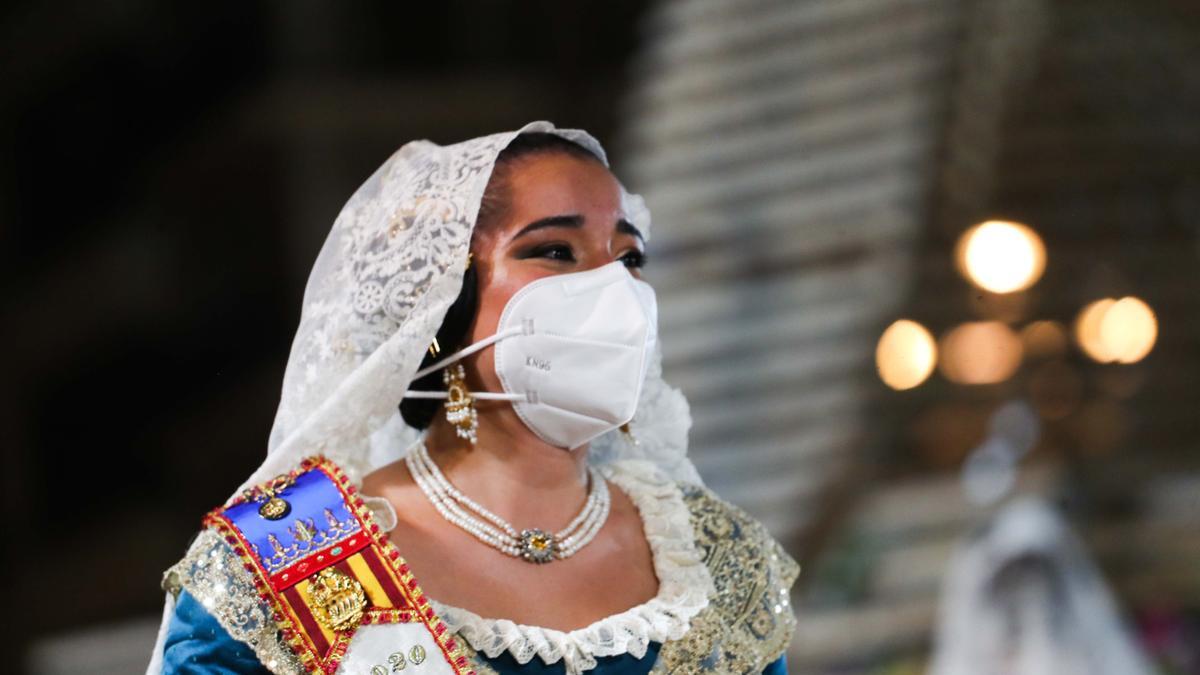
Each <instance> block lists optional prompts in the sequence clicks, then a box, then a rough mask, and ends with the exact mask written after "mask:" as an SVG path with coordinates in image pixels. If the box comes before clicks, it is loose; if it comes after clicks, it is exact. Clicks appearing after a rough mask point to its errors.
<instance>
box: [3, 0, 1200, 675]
mask: <svg viewBox="0 0 1200 675" xmlns="http://www.w3.org/2000/svg"><path fill="white" fill-rule="evenodd" d="M0 45H3V48H2V52H0V72H2V73H3V84H4V86H3V89H2V90H0V278H2V279H3V289H2V291H3V292H0V316H2V317H3V328H4V330H3V331H0V348H3V349H4V353H5V358H4V359H3V360H2V361H0V363H2V364H3V365H2V366H0V368H2V369H3V370H2V371H0V431H2V432H3V435H2V436H0V438H2V439H3V444H2V445H0V448H2V450H0V452H2V453H3V455H2V457H0V459H2V461H3V470H2V472H0V476H2V478H0V480H2V483H0V499H2V500H3V501H2V502H0V504H2V507H3V513H4V518H3V523H4V524H3V536H4V540H5V544H4V546H3V548H2V549H0V550H2V551H3V554H2V558H0V593H3V595H4V603H3V605H0V608H3V611H4V625H5V627H6V628H7V632H8V634H9V644H10V645H15V647H13V648H12V651H10V654H15V656H12V657H11V660H10V663H13V662H15V664H16V668H21V667H22V666H23V665H24V666H27V669H28V670H30V671H31V672H37V673H58V672H94V673H105V672H114V673H115V672H129V671H130V670H131V666H130V665H129V664H135V666H138V667H140V666H141V664H144V663H145V661H146V658H147V657H148V652H149V642H148V640H149V639H150V637H151V636H152V633H153V630H154V628H155V627H156V626H157V623H158V618H157V617H158V613H159V611H160V608H161V603H162V597H163V596H162V592H161V590H160V589H159V587H158V582H159V579H160V578H161V574H162V572H163V570H164V569H165V568H166V567H168V566H169V565H171V564H172V563H174V562H175V561H176V560H178V559H179V557H180V556H181V555H182V553H183V552H184V551H185V548H186V545H187V542H188V540H189V538H190V537H191V536H193V534H194V533H195V532H196V530H197V528H198V526H199V523H200V518H201V517H202V516H203V514H204V513H205V512H207V511H208V510H209V509H211V508H213V507H214V506H216V505H217V504H219V503H221V502H222V501H224V500H225V498H227V497H228V496H229V493H230V492H231V490H232V489H233V488H234V487H235V486H236V485H238V484H240V482H241V481H242V480H243V479H244V477H245V476H246V475H247V474H248V473H249V472H250V471H251V470H252V469H253V468H255V467H256V466H257V465H258V464H259V462H260V461H261V458H262V456H263V454H264V452H265V445H266V438H267V434H268V431H269V429H270V426H271V422H272V418H273V415H274V411H275V407H276V404H277V402H278V397H279V388H280V383H281V381H282V375H283V368H284V365H285V363H286V359H287V354H288V349H289V346H290V342H291V339H292V334H293V331H294V330H295V327H296V322H297V320H298V318H299V308H300V300H301V295H302V291H303V286H304V282H305V280H306V278H307V275H308V273H309V269H310V267H311V265H312V262H313V260H314V258H315V256H316V253H317V251H318V249H319V247H320V245H321V243H322V242H323V240H324V238H325V236H326V234H327V233H328V231H329V227H330V225H331V224H332V222H333V219H334V217H335V216H336V215H337V213H338V211H339V209H340V208H341V206H342V204H343V203H344V202H345V200H346V199H347V198H348V197H349V195H350V194H351V193H352V192H353V191H354V190H355V188H357V187H358V185H359V184H360V183H361V181H363V180H364V179H365V178H366V177H367V176H369V175H370V174H371V172H372V171H373V170H374V169H375V168H376V167H378V166H379V164H380V163H381V162H382V161H383V160H384V159H386V158H387V157H388V156H389V155H390V154H391V153H392V152H394V151H395V150H396V149H397V148H398V147H399V146H400V145H402V144H403V143H405V142H407V141H409V140H413V139H418V138H428V139H430V140H433V141H435V142H438V143H451V142H455V141H459V140H463V139H466V138H470V137H474V136H479V135H483V134H488V133H494V132H497V131H502V130H508V129H513V128H517V127H519V126H521V125H523V124H525V123H526V122H529V121H532V120H537V119H545V120H550V121H552V122H554V123H555V124H556V125H558V126H563V127H581V128H584V129H587V130H588V131H590V132H591V133H592V134H593V135H595V136H596V137H597V138H599V139H600V141H601V142H602V143H604V144H605V146H606V148H607V149H608V150H609V154H610V158H611V159H612V160H613V165H614V168H615V170H616V173H617V175H618V177H620V178H622V180H624V181H626V182H627V184H629V185H630V186H631V188H632V189H634V190H635V191H639V192H642V193H643V194H644V195H645V196H646V198H647V202H648V205H649V206H650V208H651V210H652V212H653V213H654V218H655V227H654V230H653V232H654V237H653V238H652V240H651V242H650V265H649V267H648V270H647V274H648V276H649V278H650V279H651V280H652V282H653V283H654V284H655V287H656V289H657V292H658V295H659V302H660V309H661V314H660V324H661V328H662V335H663V338H664V339H663V345H664V352H665V357H664V369H665V372H666V379H667V381H668V382H671V383H673V384H676V385H678V386H680V387H681V388H682V389H683V391H684V392H685V393H686V394H687V396H688V398H689V401H690V403H691V406H692V413H693V418H694V426H693V427H692V434H691V440H690V443H691V446H690V452H691V455H692V457H693V459H694V460H695V462H696V464H697V466H698V468H699V469H700V471H701V473H702V475H703V476H704V478H705V480H706V482H707V483H708V484H709V485H710V486H711V487H712V488H713V489H714V490H716V491H717V492H718V494H720V495H722V496H723V497H725V498H727V499H729V500H730V501H732V502H734V503H737V504H739V505H741V506H743V507H745V508H746V509H747V510H748V511H750V513H751V514H752V515H754V516H755V517H757V518H759V519H761V520H762V521H763V522H764V523H766V524H767V525H768V526H769V527H770V528H771V530H772V532H773V533H774V534H775V535H776V536H777V537H779V538H780V539H781V540H782V541H783V542H784V543H785V545H787V546H788V548H789V550H790V551H791V552H792V553H793V554H794V555H795V556H796V557H797V558H799V559H800V561H801V562H802V563H803V564H804V566H805V568H804V569H805V572H804V573H803V574H802V576H801V579H800V581H799V583H798V585H797V587H796V589H795V592H794V598H793V599H794V600H795V603H796V606H797V607H798V608H799V614H800V616H801V620H800V624H799V628H798V630H797V634H796V638H795V640H794V641H793V644H792V652H791V654H790V656H789V663H790V665H791V666H792V670H793V673H795V674H796V675H800V674H803V673H828V672H837V673H841V674H845V675H849V674H851V673H877V672H882V670H881V669H884V668H887V669H888V670H886V672H888V673H892V674H895V675H908V674H909V673H913V674H915V673H918V672H922V671H923V670H924V666H925V662H926V659H927V656H928V653H929V651H930V648H931V647H934V646H935V631H934V629H933V627H934V624H935V622H936V616H937V603H938V601H939V593H940V590H941V582H942V579H943V573H944V571H945V569H947V565H948V564H949V561H950V560H951V558H952V553H953V551H954V547H955V546H956V545H957V544H958V543H960V542H961V541H963V540H964V539H965V538H966V537H968V536H969V535H970V533H972V532H976V531H978V530H979V526H980V525H981V524H984V523H986V522H988V520H989V519H990V518H991V517H992V516H993V515H994V513H995V512H996V511H997V510H998V509H1000V508H1001V507H1003V505H1004V503H1005V502H1006V500H1007V499H1008V498H1009V497H1011V496H1013V495H1019V494H1023V495H1038V496H1040V497H1042V498H1043V499H1045V500H1046V502H1047V503H1050V504H1052V505H1053V506H1054V507H1055V508H1056V509H1058V511H1059V512H1060V513H1062V514H1063V515H1064V517H1065V518H1066V519H1067V522H1068V523H1069V524H1070V526H1071V527H1073V528H1074V530H1075V531H1076V532H1077V533H1078V534H1079V535H1080V537H1081V539H1082V541H1083V542H1084V544H1085V546H1086V547H1087V550H1088V552H1089V554H1090V555H1091V556H1093V557H1094V559H1095V560H1096V562H1097V563H1098V564H1099V566H1100V569H1101V571H1102V573H1103V575H1104V578H1105V580H1106V581H1107V582H1108V585H1109V587H1110V588H1112V590H1113V593H1114V596H1115V598H1116V599H1117V602H1118V607H1119V611H1120V614H1121V617H1122V618H1123V619H1126V620H1128V623H1129V625H1130V626H1132V627H1133V628H1134V629H1135V630H1134V631H1132V632H1131V633H1132V634H1134V635H1135V636H1136V638H1135V639H1136V640H1138V641H1139V643H1140V644H1141V645H1142V646H1143V647H1144V648H1146V649H1147V650H1148V651H1150V652H1152V654H1153V656H1154V657H1155V658H1157V659H1158V660H1159V662H1160V663H1161V664H1162V665H1163V672H1167V673H1172V674H1173V673H1200V574H1197V572H1196V570H1197V569H1200V529H1197V527H1196V525H1197V524H1198V523H1200V452H1198V441H1200V417H1198V416H1197V414H1196V401H1197V400H1198V397H1197V394H1198V393H1200V389H1198V388H1197V382H1198V381H1200V293H1198V291H1200V160H1197V157H1200V124H1198V123H1197V120H1198V119H1200V10H1198V9H1197V7H1196V4H1195V3H1194V2H1185V1H1184V0H1140V1H1138V2H1134V1H1133V0H1088V1H1086V2H1085V1H1082V0H1078V1H1077V0H729V1H728V2H724V1H720V0H659V1H657V2H652V1H650V0H646V1H644V2H636V1H633V0H609V1H608V2H591V1H586V2H549V1H546V0H531V1H528V2H516V1H502V0H477V1H468V0H451V1H448V2H440V3H397V2H374V3H371V2H362V1H355V2H336V3H334V2H318V1H317V0H294V1H287V2H284V1H276V2H237V3H232V2H229V3H204V4H197V3H164V2H150V1H149V0H130V1H127V2H122V3H102V2H83V1H81V0H74V1H67V2H62V3H57V4H49V3H34V2H17V3H8V4H7V5H6V6H5V7H4V8H3V9H0ZM988 218H1007V219H1013V220H1019V221H1021V222H1025V223H1027V224H1029V225H1030V226H1031V227H1033V228H1034V229H1035V230H1036V231H1037V232H1038V233H1039V235H1040V236H1041V238H1042V240H1043V241H1044V242H1045V245H1046V248H1047V256H1048V265H1047V268H1046V273H1045V275H1044V277H1043V278H1042V279H1041V280H1040V281H1038V283H1037V284H1036V285H1035V286H1034V287H1032V288H1031V289H1029V290H1027V291H1021V292H1017V293H1012V294H1008V295H996V294H989V293H986V292H981V291H979V290H978V289H977V288H975V287H973V286H971V285H970V284H969V283H968V282H967V281H966V280H964V279H963V278H962V277H961V276H960V275H959V274H958V273H957V272H956V271H955V269H954V266H953V263H952V253H953V250H954V246H955V243H956V241H957V239H958V237H959V236H960V235H961V234H962V233H963V231H964V230H965V229H966V228H968V227H970V226H971V225H973V224H975V223H977V222H980V221H982V220H984V219H988ZM1124 295H1136V296H1138V297H1140V298H1142V299H1143V300H1145V301H1146V302H1147V303H1148V304H1149V306H1150V307H1152V308H1153V309H1154V311H1155V312H1156V314H1157V319H1158V328H1159V334H1158V341H1157V343H1156V345H1155V347H1154V349H1153V351H1152V352H1151V353H1150V354H1149V355H1148V356H1147V358H1145V359H1144V360H1143V361H1140V362H1138V363H1135V364H1129V365H1114V364H1100V363H1096V362H1095V361H1094V360H1093V359H1091V358H1089V357H1087V356H1086V355H1085V354H1084V353H1083V351H1082V350H1080V349H1079V348H1078V347H1077V346H1075V345H1072V344H1071V340H1070V339H1069V334H1070V330H1071V323H1072V321H1073V319H1074V317H1075V316H1076V315H1077V313H1078V311H1079V309H1080V308H1081V307H1082V306H1084V304H1086V303H1087V302H1090V301H1092V300H1095V299H1097V298H1100V297H1105V296H1112V297H1121V296H1124ZM897 318H911V319H915V320H918V321H920V322H922V323H923V324H924V325H926V326H927V327H929V328H930V329H931V330H932V332H933V333H934V335H935V336H939V337H944V335H945V334H946V333H947V332H948V331H950V330H951V329H953V328H954V327H956V326H958V325H961V324H962V323H964V322H968V321H978V320H985V319H986V320H995V321H1000V322H1002V323H1004V324H1005V325H1007V326H1008V327H1009V328H1010V329H1011V330H1012V331H1014V332H1019V331H1021V330H1023V328H1024V327H1026V326H1028V325H1029V323H1030V322H1032V321H1035V320H1043V321H1053V322H1056V325H1057V326H1058V327H1059V328H1060V329H1061V330H1062V331H1063V335H1064V338H1063V344H1062V345H1060V346H1059V347H1057V348H1056V350H1054V351H1052V353H1045V354H1040V355H1039V354H1034V353H1032V352H1031V351H1028V350H1027V351H1026V353H1025V354H1024V356H1023V357H1022V359H1023V360H1022V361H1021V366H1020V368H1019V369H1018V370H1017V371H1015V372H1014V373H1012V374H1011V375H1010V376H1008V377H1006V378H1005V379H1004V380H1003V381H999V382H994V383H990V384H984V385H964V384H962V383H956V382H954V381H952V380H951V378H949V377H947V376H945V375H944V373H938V372H935V373H934V374H933V375H932V376H931V377H930V379H929V380H928V381H927V382H926V383H924V384H922V385H921V386H919V387H917V388H915V389H911V390H907V391H890V390H888V389H887V388H886V387H884V386H883V384H882V383H881V382H880V381H879V379H878V377H877V376H876V373H875V369H874V360H873V358H874V348H875V345H876V342H877V340H878V338H879V335H880V333H881V332H882V331H883V329H884V328H885V327H886V326H887V325H888V324H889V323H891V322H892V321H893V320H895V319H897ZM985 347H987V345H985ZM1014 406H1015V408H1014ZM1014 409H1016V410H1019V411H1022V413H1023V414H1025V415H1026V416H1027V417H1028V418H1029V419H1026V420H1025V421H1026V422H1028V423H1029V424H1030V425H1031V426H1032V427H1034V428H1035V432H1034V433H1033V439H1034V442H1033V445H1032V447H1031V448H1030V449H1029V450H1028V454H1027V455H1024V456H1022V457H1021V458H1020V461H1019V462H1016V463H1015V464H1016V465H1015V467H1007V468H1008V469H1012V470H1014V471H1015V472H1016V474H1017V476H1016V487H1014V488H1013V489H1011V490H1009V491H1008V492H1006V493H1005V495H1004V496H1003V498H1001V497H997V498H996V500H994V501H992V502H989V503H980V502H979V501H978V500H976V501H974V502H973V501H972V500H971V499H968V498H967V496H964V495H965V492H966V491H965V490H964V489H963V485H964V484H965V481H964V475H965V474H966V470H965V469H964V467H965V466H966V465H968V464H970V462H971V461H972V458H973V457H978V456H979V455H980V451H981V448H984V447H985V446H986V445H987V444H988V443H989V441H991V440H995V437H996V433H995V421H996V419H997V413H998V412H1001V411H1005V410H1009V411H1011V410H1014ZM1030 420H1032V421H1030ZM26 655H28V658H26ZM103 664H108V665H106V666H105V665H103ZM116 664H119V665H116ZM102 666H103V667H102ZM132 669H134V670H136V667H133V668H132Z"/></svg>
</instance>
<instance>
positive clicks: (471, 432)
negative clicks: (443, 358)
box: [442, 363, 479, 445]
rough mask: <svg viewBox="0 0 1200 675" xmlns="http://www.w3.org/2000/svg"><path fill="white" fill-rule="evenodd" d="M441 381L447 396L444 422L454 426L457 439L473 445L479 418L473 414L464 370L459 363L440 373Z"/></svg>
mask: <svg viewBox="0 0 1200 675" xmlns="http://www.w3.org/2000/svg"><path fill="white" fill-rule="evenodd" d="M442 381H443V382H445V383H446V393H447V394H448V396H447V398H446V421H447V422H449V423H450V424H453V425H454V431H455V433H457V434H458V437H459V438H465V439H467V440H468V441H470V442H471V445H475V441H476V430H477V429H479V416H478V415H476V414H475V398H474V397H473V396H471V392H470V391H469V390H468V389H467V372H466V370H464V369H463V367H462V364H461V363H456V364H454V365H453V366H450V367H448V368H446V369H445V370H443V371H442Z"/></svg>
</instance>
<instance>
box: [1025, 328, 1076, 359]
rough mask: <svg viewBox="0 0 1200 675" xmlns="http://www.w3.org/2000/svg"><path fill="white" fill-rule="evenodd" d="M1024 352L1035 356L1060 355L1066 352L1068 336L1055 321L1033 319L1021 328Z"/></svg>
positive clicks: (1068, 343)
mask: <svg viewBox="0 0 1200 675" xmlns="http://www.w3.org/2000/svg"><path fill="white" fill-rule="evenodd" d="M1021 342H1022V343H1023V344H1024V345H1025V353H1026V354H1028V355H1029V356H1036V357H1053V356H1062V355H1063V354H1066V353H1067V348H1068V347H1069V346H1070V338H1068V337H1067V330H1066V329H1065V328H1063V326H1062V324H1060V323H1059V322H1057V321H1034V322H1032V323H1030V324H1029V325H1027V326H1025V327H1024V328H1022V329H1021Z"/></svg>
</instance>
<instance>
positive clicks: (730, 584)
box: [650, 484, 800, 675]
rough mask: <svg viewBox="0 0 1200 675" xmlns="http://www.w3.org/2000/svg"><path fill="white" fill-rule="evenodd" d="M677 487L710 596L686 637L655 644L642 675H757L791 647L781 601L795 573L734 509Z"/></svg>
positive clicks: (705, 493) (695, 489)
mask: <svg viewBox="0 0 1200 675" xmlns="http://www.w3.org/2000/svg"><path fill="white" fill-rule="evenodd" d="M680 488H681V489H682V490H683V497H684V501H685V502H686V503H687V505H688V509H689V510H690V511H691V518H692V527H693V529H694V531H695V533H696V546H697V547H698V548H699V549H700V551H701V555H702V556H703V558H704V564H705V566H707V567H708V569H709V573H710V574H711V575H712V580H713V587H714V592H713V595H712V596H711V597H710V598H709V605H708V607H706V608H704V610H702V611H701V612H700V613H699V614H697V615H696V616H695V617H694V618H693V619H692V622H691V627H690V628H689V629H688V632H687V633H686V634H684V636H683V637H682V638H680V639H678V640H670V641H668V642H666V643H665V644H663V646H662V649H661V650H660V651H659V654H658V660H657V661H656V662H655V664H654V668H653V669H652V670H651V671H650V672H651V673H654V674H657V675H663V674H666V673H670V674H672V675H675V674H679V675H683V674H688V673H761V672H762V670H763V669H764V668H765V667H767V666H768V665H770V663H771V662H772V661H774V660H775V659H777V658H779V656H780V655H782V654H783V652H784V650H786V649H787V645H788V643H789V642H791V639H792V633H793V632H794V631H795V628H796V618H795V616H794V615H793V614H792V608H791V606H790V601H789V600H788V597H789V594H790V589H791V586H792V582H793V581H795V579H796V576H797V575H798V574H799V572H800V567H799V565H797V564H796V562H795V561H794V560H792V558H791V556H789V555H788V554H787V553H785V552H784V551H783V549H782V547H780V546H779V543H778V542H776V541H775V540H774V539H773V538H771V537H770V535H768V534H767V532H766V530H765V528H763V526H762V525H761V524H759V523H758V522H757V521H755V520H754V519H752V518H751V517H750V516H749V515H747V514H746V513H745V512H744V511H742V510H741V509H738V508H737V507H735V506H732V505H730V504H727V503H725V502H722V501H721V500H720V499H718V498H717V497H716V496H715V495H713V494H712V492H710V491H709V490H707V489H706V488H703V487H700V486H696V485H687V484H681V485H680Z"/></svg>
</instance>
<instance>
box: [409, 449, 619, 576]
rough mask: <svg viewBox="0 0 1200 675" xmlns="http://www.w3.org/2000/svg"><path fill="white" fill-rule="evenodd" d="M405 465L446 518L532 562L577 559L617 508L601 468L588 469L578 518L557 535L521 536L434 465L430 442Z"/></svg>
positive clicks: (529, 533) (527, 531)
mask: <svg viewBox="0 0 1200 675" xmlns="http://www.w3.org/2000/svg"><path fill="white" fill-rule="evenodd" d="M404 462H405V464H406V465H407V466H408V471H409V473H411V474H412V477H413V480H415V481H416V483H417V486H418V487H420V488H421V491H422V492H424V493H425V496H426V497H428V498H429V501H430V502H431V503H432V504H433V506H434V508H436V509H437V511H438V513H440V514H442V517H443V518H445V519H446V520H448V521H450V522H451V523H453V524H454V525H457V526H458V527H460V528H462V529H463V530H465V531H466V532H467V533H469V534H471V535H472V536H474V537H475V538H476V539H478V540H480V541H482V542H483V543H485V544H487V545H488V546H491V547H492V548H495V549H498V550H499V551H500V552H501V553H504V554H506V555H511V556H513V557H514V558H521V559H523V560H525V561H527V562H532V563H548V562H551V561H553V560H562V559H564V558H569V557H571V556H572V555H574V554H575V553H577V552H578V551H579V549H581V548H583V547H584V546H586V545H587V544H588V543H589V542H591V541H592V539H594V538H595V537H596V534H597V533H598V532H600V528H601V527H603V525H604V522H605V521H606V520H608V511H609V508H610V507H611V506H612V498H611V496H610V495H609V492H608V484H607V483H606V482H605V481H604V477H603V476H602V475H600V472H599V471H597V470H596V468H595V467H588V497H587V502H585V503H584V505H583V509H582V510H580V512H579V514H578V515H577V516H575V519H574V520H572V521H571V522H570V523H569V524H568V525H567V526H566V527H564V528H563V529H562V530H560V531H558V532H556V533H554V534H550V533H549V532H546V531H544V530H540V529H537V528H530V529H525V530H521V531H520V532H518V531H517V529H516V528H514V527H513V526H512V525H510V524H509V523H508V521H506V520H504V519H503V518H501V517H500V516H497V515H496V514H494V513H492V512H491V511H489V510H487V509H486V508H484V507H483V506H480V505H479V504H477V503H476V502H475V501H474V500H473V499H471V498H470V497H468V496H466V495H465V494H463V493H462V492H460V491H459V490H458V488H456V487H454V486H453V485H451V484H450V481H449V480H447V479H446V476H445V475H444V474H443V473H442V472H441V470H440V469H438V466H437V464H434V462H433V458H432V457H430V456H429V451H428V450H427V449H426V448H425V444H424V443H418V444H417V445H416V447H415V448H413V450H412V452H410V453H408V456H407V457H405V458H404ZM475 515H478V516H481V517H482V518H483V520H480V519H479V518H477V517H475Z"/></svg>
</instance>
